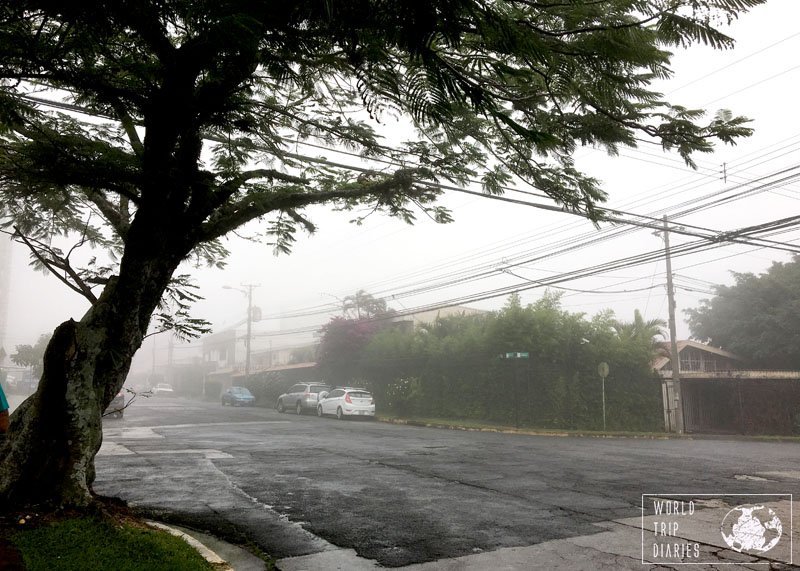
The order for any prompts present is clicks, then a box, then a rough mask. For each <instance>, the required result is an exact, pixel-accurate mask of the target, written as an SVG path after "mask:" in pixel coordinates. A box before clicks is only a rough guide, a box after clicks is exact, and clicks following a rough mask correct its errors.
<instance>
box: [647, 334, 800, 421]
mask: <svg viewBox="0 0 800 571" xmlns="http://www.w3.org/2000/svg"><path fill="white" fill-rule="evenodd" d="M677 344H678V355H679V357H680V377H681V395H682V397H683V402H682V403H677V402H676V400H675V389H674V385H673V381H672V378H673V377H672V365H671V363H670V359H669V357H667V356H660V357H658V358H657V359H656V360H655V362H654V363H653V367H654V369H655V370H656V372H657V373H658V374H659V376H660V377H661V380H662V395H663V401H664V427H665V429H666V430H667V431H668V432H674V431H675V413H676V406H682V410H683V419H684V427H685V430H686V432H714V433H739V434H795V433H798V431H800V371H779V370H761V369H750V368H748V367H747V363H746V362H745V360H744V359H742V358H741V357H739V356H738V355H735V354H733V353H730V352H728V351H723V350H722V349H717V348H715V347H710V346H708V345H704V344H702V343H697V342H696V341H678V343H677Z"/></svg>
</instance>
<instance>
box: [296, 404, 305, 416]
mask: <svg viewBox="0 0 800 571" xmlns="http://www.w3.org/2000/svg"><path fill="white" fill-rule="evenodd" d="M294 411H295V412H296V413H297V414H303V405H302V404H300V403H297V406H296V407H294Z"/></svg>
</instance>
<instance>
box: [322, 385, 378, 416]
mask: <svg viewBox="0 0 800 571" xmlns="http://www.w3.org/2000/svg"><path fill="white" fill-rule="evenodd" d="M319 396H320V399H319V404H318V405H317V416H324V415H326V414H335V415H336V418H338V419H339V420H342V419H343V418H344V417H345V416H366V417H371V418H374V417H375V399H374V398H372V393H370V392H369V391H366V390H364V389H356V388H352V387H345V388H338V389H333V390H332V391H331V392H329V393H327V394H326V393H321V394H320V395H319Z"/></svg>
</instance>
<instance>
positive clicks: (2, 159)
mask: <svg viewBox="0 0 800 571" xmlns="http://www.w3.org/2000/svg"><path fill="white" fill-rule="evenodd" d="M763 1H764V0H669V1H667V0H651V1H647V2H644V1H642V0H608V1H605V2H588V3H569V2H567V3H553V4H548V3H531V2H528V1H523V0H507V1H503V2H500V1H498V2H481V1H479V0H448V1H442V0H434V1H431V2H411V1H408V0H405V1H400V2H394V3H385V2H375V1H371V0H357V1H353V2H339V3H331V2H328V1H321V0H300V1H298V2H284V3H277V4H276V3H274V2H267V1H265V0H229V1H227V2H218V1H216V0H160V1H158V2H155V1H153V0H134V1H121V0H107V1H105V2H101V3H83V2H65V3H55V2H48V1H43V0H20V1H16V2H4V3H3V4H2V7H0V54H2V55H0V83H2V89H0V138H2V145H0V193H2V200H0V220H2V224H3V226H4V227H5V228H6V229H7V231H8V232H11V233H13V235H14V236H15V238H16V239H17V240H19V241H21V242H23V243H24V244H26V245H27V246H28V247H29V248H30V250H31V252H32V255H33V258H34V263H35V264H36V265H38V266H39V267H42V268H48V269H50V270H52V273H53V275H54V276H56V277H58V278H59V279H61V280H62V281H63V282H64V283H65V285H67V286H68V287H70V288H72V289H73V290H74V291H75V292H77V293H78V294H80V295H82V296H84V297H85V298H86V299H87V300H89V302H90V303H91V308H90V309H89V310H88V311H87V313H86V314H85V315H84V316H83V317H82V318H81V319H80V320H78V321H74V320H68V321H66V322H64V323H63V324H61V325H60V326H59V327H57V328H56V330H55V331H54V333H53V336H52V339H51V341H50V344H49V345H48V348H47V351H46V352H45V359H44V372H43V376H42V379H41V382H40V385H39V389H38V391H37V393H36V394H35V395H34V396H33V397H32V398H31V399H28V400H27V401H26V402H25V403H24V404H23V405H22V406H20V407H19V408H18V409H17V411H16V412H15V414H14V415H13V417H12V419H11V427H10V431H9V437H8V438H7V439H6V442H5V444H3V448H2V450H0V502H2V503H4V504H6V505H8V504H10V503H11V502H12V501H13V502H14V503H20V504H21V503H31V502H46V503H49V504H55V505H76V506H82V505H87V504H88V503H90V502H91V500H92V496H91V484H92V481H93V479H94V455H95V454H96V452H97V450H98V449H99V448H100V443H101V439H102V431H101V422H100V418H101V413H102V411H103V409H104V408H105V407H106V405H107V404H108V403H109V402H110V401H111V399H112V398H113V396H114V395H115V394H116V393H117V391H118V390H119V388H120V387H121V386H122V384H123V382H124V379H125V376H126V374H127V372H128V368H129V366H130V362H131V357H132V355H133V354H134V352H135V351H136V350H137V349H138V347H139V346H140V345H141V343H142V339H143V338H144V337H145V335H147V334H148V331H149V330H150V328H151V325H153V323H152V322H153V317H154V315H155V318H156V319H155V321H156V323H157V324H158V326H159V327H160V328H170V329H173V330H174V331H176V332H177V333H179V334H182V335H192V334H194V333H196V332H197V331H198V330H200V329H202V328H203V323H202V322H200V321H197V320H193V319H192V318H191V317H189V306H190V304H191V302H192V300H193V299H195V297H194V294H193V292H192V291H191V288H190V284H189V283H188V282H187V280H186V278H185V277H184V276H182V275H176V271H177V270H178V268H179V266H180V264H181V263H182V262H184V261H188V260H194V261H197V262H198V263H199V262H206V263H209V264H215V265H221V264H222V263H223V260H224V257H225V254H226V251H225V248H224V247H223V246H222V244H221V243H220V241H219V240H220V238H222V237H223V236H226V235H227V234H228V233H230V232H232V231H234V230H236V229H237V228H239V227H241V226H242V225H243V224H245V223H247V222H250V221H254V220H260V221H261V222H262V223H263V224H264V225H265V226H266V228H267V235H268V236H269V239H270V240H271V242H272V244H273V246H274V247H275V249H276V250H277V251H283V252H286V251H288V250H289V249H290V247H291V245H292V243H293V241H294V240H295V239H296V235H297V230H298V229H299V228H305V229H307V230H309V231H310V230H313V228H314V226H313V223H312V222H311V220H309V219H308V217H307V216H306V215H305V214H304V212H303V209H304V208H305V207H307V206H310V205H314V204H328V205H329V206H331V207H332V208H335V209H340V210H351V211H355V216H356V218H357V219H360V218H362V217H364V216H367V215H369V214H370V213H372V212H384V213H388V214H390V215H393V216H397V217H399V218H401V219H403V220H406V221H408V222H412V221H413V220H414V218H415V216H416V215H418V214H419V213H420V212H422V213H424V214H426V215H428V216H430V217H432V218H434V219H435V220H437V221H439V222H446V221H448V220H450V217H449V214H448V212H447V211H446V210H445V209H443V208H442V207H440V206H438V205H437V204H436V198H437V196H438V195H439V194H440V192H441V186H439V183H441V182H442V181H444V182H447V183H449V184H457V185H463V184H467V183H468V182H469V181H470V180H472V179H473V178H476V177H477V178H479V179H480V181H481V183H482V184H483V188H484V189H485V191H486V192H488V193H495V194H496V193H500V192H502V188H503V186H502V185H503V184H504V183H507V182H509V181H511V180H512V179H514V180H520V181H524V182H526V183H529V184H532V185H535V186H536V187H538V188H539V189H540V190H541V191H543V192H545V193H547V194H548V195H550V196H551V197H552V198H553V199H555V200H556V201H557V202H559V203H561V204H563V205H564V208H566V209H569V210H573V211H578V212H585V213H586V214H587V215H588V216H590V217H591V218H593V219H595V220H596V219H598V218H599V217H600V212H599V211H598V210H597V204H598V203H599V202H601V201H602V200H603V199H604V198H605V194H604V193H603V192H602V190H601V189H600V188H599V186H598V182H597V181H596V180H594V179H592V178H591V177H587V176H585V175H583V174H582V173H581V172H580V171H578V170H577V169H576V168H575V166H574V164H573V159H572V154H573V152H574V150H575V149H576V147H577V146H578V145H595V146H600V147H604V148H606V149H607V150H608V151H609V153H611V154H614V153H616V151H617V149H618V148H619V147H620V146H633V145H635V144H636V140H637V137H641V136H644V137H650V138H652V139H653V140H655V141H659V142H660V143H661V144H662V145H663V146H664V147H665V148H667V149H675V150H676V151H677V152H678V153H680V155H681V156H682V157H683V158H684V159H685V160H686V161H687V163H689V164H692V159H691V155H692V153H693V152H696V151H699V152H708V151H710V150H711V149H712V146H713V142H714V141H715V140H716V141H724V142H728V143H732V142H734V141H735V140H736V139H737V138H738V137H741V136H746V135H748V134H749V133H750V130H749V129H748V128H747V127H746V126H745V119H744V118H741V117H734V116H732V115H731V114H730V113H729V112H720V113H718V114H716V115H715V116H714V117H713V118H711V119H710V120H708V121H705V122H704V119H703V116H702V113H701V112H700V111H697V110H691V109H687V108H684V107H681V106H678V105H672V104H669V103H667V102H665V101H663V100H662V98H661V96H660V95H659V94H658V93H655V92H653V91H652V89H650V88H649V85H650V82H651V81H652V80H654V79H656V78H666V77H668V76H669V75H670V70H669V67H668V66H669V61H670V52H669V51H668V49H670V48H671V47H672V46H676V45H689V44H692V43H697V42H703V43H706V44H710V45H711V46H713V47H716V48H727V47H730V46H731V45H732V43H733V41H732V39H731V38H729V37H727V36H725V35H724V34H722V33H721V32H720V31H718V30H717V29H716V28H715V27H714V26H715V24H714V23H715V22H719V21H724V20H725V19H728V20H730V19H732V18H735V17H737V16H738V15H739V14H740V13H742V12H745V11H746V10H747V9H749V8H750V7H752V6H755V5H757V4H760V3H763ZM43 100H44V101H43ZM387 117H403V118H406V119H407V120H408V121H410V122H411V123H412V124H413V126H414V128H415V133H416V136H415V137H414V138H413V140H411V141H408V142H406V143H404V144H402V145H399V146H398V147H396V148H392V147H390V146H388V145H386V144H385V143H383V142H381V139H380V137H379V134H378V133H377V132H376V131H375V130H374V129H373V127H372V125H374V124H376V122H379V121H381V120H384V119H386V118H387ZM306 140H313V141H315V142H317V143H321V144H327V145H336V146H339V147H342V148H345V149H349V150H350V151H352V152H354V153H356V154H359V155H361V156H362V157H363V161H364V162H363V166H357V167H347V166H342V165H336V164H332V163H328V162H325V161H320V160H317V159H314V158H313V157H308V156H303V155H302V154H300V153H298V152H296V150H295V149H296V148H297V147H298V145H299V144H301V143H302V142H304V141H306ZM372 159H378V160H372ZM54 238H61V240H62V241H64V240H66V239H67V238H69V239H71V240H72V241H71V242H69V244H71V246H69V247H65V248H64V249H61V248H60V247H58V244H60V243H61V242H59V241H58V240H54ZM84 246H92V247H95V248H102V249H103V250H104V251H105V252H106V255H105V256H103V255H99V256H93V257H89V256H88V255H84V262H85V263H83V264H80V263H79V258H80V257H81V255H82V254H81V251H82V247H84Z"/></svg>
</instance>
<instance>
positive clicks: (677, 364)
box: [664, 216, 684, 434]
mask: <svg viewBox="0 0 800 571" xmlns="http://www.w3.org/2000/svg"><path fill="white" fill-rule="evenodd" d="M664 252H665V253H666V258H667V300H668V303H667V306H668V308H669V344H670V364H671V365H672V388H673V391H674V392H675V429H676V431H677V433H678V434H683V432H684V426H683V396H682V395H681V359H680V355H678V340H677V338H676V332H675V331H676V327H675V288H674V286H673V285H672V260H671V258H670V252H669V224H668V222H667V217H666V216H664Z"/></svg>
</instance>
